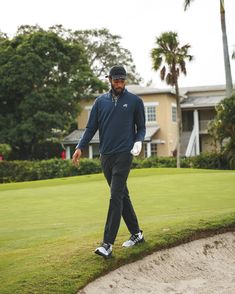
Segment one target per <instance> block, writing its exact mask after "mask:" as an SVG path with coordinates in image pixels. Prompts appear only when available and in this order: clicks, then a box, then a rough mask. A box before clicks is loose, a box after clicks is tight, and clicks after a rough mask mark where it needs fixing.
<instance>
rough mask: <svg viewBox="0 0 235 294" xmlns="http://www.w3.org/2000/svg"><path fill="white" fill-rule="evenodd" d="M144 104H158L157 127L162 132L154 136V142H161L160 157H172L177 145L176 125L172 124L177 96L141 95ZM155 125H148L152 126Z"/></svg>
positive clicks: (158, 149)
mask: <svg viewBox="0 0 235 294" xmlns="http://www.w3.org/2000/svg"><path fill="white" fill-rule="evenodd" d="M140 97H141V98H142V99H143V101H144V103H146V102H147V103H150V102H158V105H157V107H156V112H157V125H158V126H159V127H160V130H159V131H158V132H157V133H156V135H154V136H153V138H152V140H153V141H154V140H160V141H163V143H160V144H158V148H157V154H158V156H171V155H172V151H173V150H174V148H175V145H176V130H177V128H176V126H177V125H176V123H174V122H172V109H171V108H172V104H173V105H175V106H176V99H175V96H174V95H172V94H170V93H163V94H162V93H157V94H151V95H149V94H148V95H140ZM152 125H153V124H152V123H151V124H148V123H147V124H146V126H152Z"/></svg>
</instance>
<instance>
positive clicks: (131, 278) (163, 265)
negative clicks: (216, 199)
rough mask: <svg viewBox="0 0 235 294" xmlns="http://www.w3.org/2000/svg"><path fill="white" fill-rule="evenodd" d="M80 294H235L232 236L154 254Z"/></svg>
mask: <svg viewBox="0 0 235 294" xmlns="http://www.w3.org/2000/svg"><path fill="white" fill-rule="evenodd" d="M78 293H79V294H93V293H94V294H106V293H107V294H108V293H112V294H129V293H136V294H146V293H154V294H166V293H167V294H215V293H216V294H234V293H235V232H229V233H225V234H221V235H216V236H214V237H210V238H205V239H200V240H196V241H193V242H190V243H187V244H184V245H180V246H177V247H174V248H170V249H165V250H161V251H158V252H156V253H153V254H152V255H149V256H147V257H145V258H143V259H142V260H139V261H137V262H134V263H131V264H128V265H125V266H122V267H120V268H119V269H117V270H115V271H113V272H111V273H109V274H107V275H106V276H103V277H101V278H99V279H97V280H95V281H94V282H92V283H90V284H89V285H87V286H86V287H85V288H84V289H82V290H80V291H79V292H78Z"/></svg>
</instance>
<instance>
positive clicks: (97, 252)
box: [95, 250, 112, 259]
mask: <svg viewBox="0 0 235 294" xmlns="http://www.w3.org/2000/svg"><path fill="white" fill-rule="evenodd" d="M95 254H97V255H99V256H102V257H103V258H104V259H110V258H112V253H110V254H109V255H104V254H103V253H102V252H100V251H99V250H96V251H95Z"/></svg>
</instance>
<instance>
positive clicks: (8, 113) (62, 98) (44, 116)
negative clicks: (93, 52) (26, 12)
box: [0, 27, 104, 158]
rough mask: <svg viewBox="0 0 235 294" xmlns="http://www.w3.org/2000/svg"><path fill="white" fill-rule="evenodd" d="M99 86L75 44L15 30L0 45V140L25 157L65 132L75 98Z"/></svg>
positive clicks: (28, 30)
mask: <svg viewBox="0 0 235 294" xmlns="http://www.w3.org/2000/svg"><path fill="white" fill-rule="evenodd" d="M103 87H104V85H103V84H102V83H101V82H100V81H99V80H98V79H97V78H96V77H94V75H93V73H92V71H91V70H90V68H89V63H88V60H87V56H86V53H85V50H84V48H83V47H82V46H81V45H80V44H78V43H71V42H68V41H66V40H64V39H62V38H61V37H59V36H58V35H56V34H55V33H53V32H47V31H44V30H42V29H37V30H36V29H35V28H31V27H26V28H25V27H21V28H20V29H19V31H18V33H17V34H16V36H15V37H14V38H12V39H11V40H10V39H8V38H6V39H3V40H1V42H0V109H1V113H0V139H1V141H2V142H4V143H8V144H10V145H11V146H12V148H13V150H14V149H15V150H16V149H19V150H20V152H21V157H22V158H31V155H32V153H33V149H34V148H35V146H36V145H37V144H38V143H40V142H44V141H46V140H59V139H60V137H61V136H62V135H63V134H64V133H65V132H66V131H67V130H68V129H69V127H70V125H71V123H72V122H73V121H74V119H75V118H76V117H77V113H78V110H79V109H78V102H79V99H80V98H81V97H83V96H84V95H88V94H89V93H91V92H94V91H96V90H98V89H99V90H100V89H102V88H103Z"/></svg>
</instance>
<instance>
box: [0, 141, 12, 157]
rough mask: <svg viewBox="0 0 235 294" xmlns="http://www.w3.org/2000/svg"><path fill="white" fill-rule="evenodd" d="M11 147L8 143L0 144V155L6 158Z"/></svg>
mask: <svg viewBox="0 0 235 294" xmlns="http://www.w3.org/2000/svg"><path fill="white" fill-rule="evenodd" d="M11 151H12V149H11V146H10V145H9V144H0V155H1V156H3V158H4V159H8V157H9V155H10V153H11Z"/></svg>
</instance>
